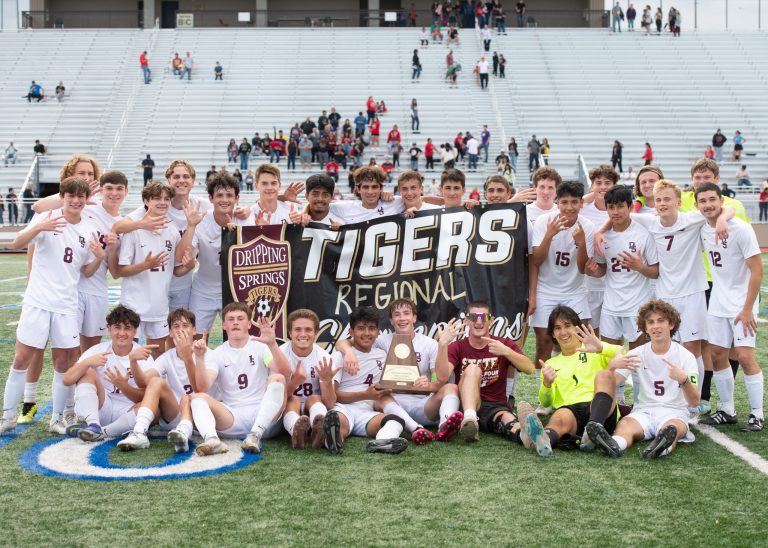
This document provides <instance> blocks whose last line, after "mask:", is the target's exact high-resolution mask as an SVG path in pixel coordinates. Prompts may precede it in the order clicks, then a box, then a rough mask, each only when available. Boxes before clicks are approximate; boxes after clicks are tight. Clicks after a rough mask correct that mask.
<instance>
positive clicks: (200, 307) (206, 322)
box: [189, 293, 221, 333]
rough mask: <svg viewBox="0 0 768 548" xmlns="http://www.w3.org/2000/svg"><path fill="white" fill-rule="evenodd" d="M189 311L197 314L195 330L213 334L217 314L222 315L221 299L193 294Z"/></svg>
mask: <svg viewBox="0 0 768 548" xmlns="http://www.w3.org/2000/svg"><path fill="white" fill-rule="evenodd" d="M189 309H190V310H191V311H192V312H194V313H195V330H196V331H197V332H198V333H202V332H203V330H205V331H207V332H209V333H210V332H211V328H212V327H213V322H214V321H215V320H216V314H221V299H220V298H211V297H205V296H203V295H198V294H197V293H192V295H191V296H190V298H189Z"/></svg>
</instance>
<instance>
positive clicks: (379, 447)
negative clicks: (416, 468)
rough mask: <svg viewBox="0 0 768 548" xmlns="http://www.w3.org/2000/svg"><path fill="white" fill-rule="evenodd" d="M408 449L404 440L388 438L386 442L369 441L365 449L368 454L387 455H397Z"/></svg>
mask: <svg viewBox="0 0 768 548" xmlns="http://www.w3.org/2000/svg"><path fill="white" fill-rule="evenodd" d="M407 448H408V440H407V439H405V438H399V437H398V438H389V439H387V440H371V441H369V442H368V446H367V447H366V449H367V451H368V452H369V453H389V454H391V455H397V454H398V453H402V452H403V451H405V450H406V449H407Z"/></svg>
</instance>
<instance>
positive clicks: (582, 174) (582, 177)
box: [577, 154, 590, 189]
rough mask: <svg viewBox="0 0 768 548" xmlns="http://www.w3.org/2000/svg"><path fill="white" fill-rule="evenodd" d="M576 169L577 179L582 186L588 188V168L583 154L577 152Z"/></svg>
mask: <svg viewBox="0 0 768 548" xmlns="http://www.w3.org/2000/svg"><path fill="white" fill-rule="evenodd" d="M577 163H578V166H577V169H578V173H579V181H580V182H581V184H583V185H584V188H585V189H587V188H589V185H590V182H589V169H587V161H586V160H585V159H584V156H582V155H581V154H579V157H578V159H577Z"/></svg>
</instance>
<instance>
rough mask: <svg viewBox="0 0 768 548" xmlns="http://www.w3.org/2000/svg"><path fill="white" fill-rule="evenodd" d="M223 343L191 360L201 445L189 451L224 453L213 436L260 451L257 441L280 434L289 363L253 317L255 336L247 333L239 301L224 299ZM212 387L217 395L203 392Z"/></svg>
mask: <svg viewBox="0 0 768 548" xmlns="http://www.w3.org/2000/svg"><path fill="white" fill-rule="evenodd" d="M221 317H222V322H221V323H222V327H223V328H224V332H225V333H226V334H227V342H225V343H224V344H222V345H221V346H219V347H218V348H216V349H215V350H213V351H212V352H209V353H208V354H206V356H205V360H200V359H198V360H196V363H195V385H196V386H195V388H196V389H197V392H195V393H193V394H192V396H191V398H192V403H191V406H192V417H193V418H194V422H195V426H196V427H197V431H198V432H200V435H201V436H202V437H203V443H201V444H200V445H198V446H197V448H196V449H195V452H196V453H197V454H198V455H200V456H201V457H202V456H205V455H213V454H216V453H226V452H227V451H228V448H227V446H226V445H225V444H224V443H222V441H221V440H220V439H219V434H221V435H222V436H224V437H228V438H241V437H243V436H245V440H244V441H243V443H242V447H243V449H244V450H246V451H249V452H251V453H260V452H261V440H262V439H269V438H271V437H273V436H276V435H277V434H278V433H279V432H280V427H281V424H280V415H281V414H282V412H283V407H285V379H286V377H289V376H290V375H291V364H290V363H289V362H288V359H287V358H286V357H285V355H284V354H283V352H282V351H281V350H280V348H279V347H278V346H277V342H276V340H275V329H274V327H273V326H272V325H270V323H269V320H267V319H266V318H259V320H258V322H257V327H258V328H259V330H260V334H259V336H258V337H252V336H251V335H249V334H248V328H249V327H250V325H251V320H250V318H251V312H250V310H249V309H248V306H247V305H246V304H245V303H229V304H228V305H227V306H225V307H224V310H222V311H221ZM214 384H216V385H217V386H218V392H219V394H218V396H219V398H218V399H216V398H213V397H211V396H210V395H208V394H206V392H207V391H208V390H209V389H210V387H211V386H213V385H214Z"/></svg>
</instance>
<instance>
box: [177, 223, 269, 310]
mask: <svg viewBox="0 0 768 548" xmlns="http://www.w3.org/2000/svg"><path fill="white" fill-rule="evenodd" d="M232 222H233V223H234V224H236V225H240V226H253V224H254V221H253V217H249V218H248V219H237V218H233V219H232ZM221 229H222V227H221V226H220V225H219V224H218V223H217V222H216V219H214V217H213V212H210V213H208V214H206V216H205V217H203V220H202V221H200V224H199V225H197V227H196V228H195V235H194V236H193V237H192V247H194V248H196V249H197V262H198V264H199V265H200V266H199V268H198V269H197V271H196V272H195V276H194V279H193V281H192V293H195V294H197V295H200V296H203V297H209V298H212V299H219V300H221Z"/></svg>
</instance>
